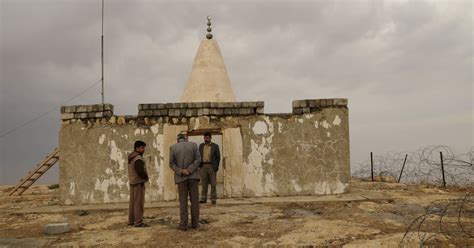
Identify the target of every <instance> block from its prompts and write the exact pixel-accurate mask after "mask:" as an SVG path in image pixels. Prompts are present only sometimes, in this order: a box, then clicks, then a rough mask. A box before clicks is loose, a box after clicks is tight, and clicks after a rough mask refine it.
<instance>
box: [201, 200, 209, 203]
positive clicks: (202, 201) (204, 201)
mask: <svg viewBox="0 0 474 248" xmlns="http://www.w3.org/2000/svg"><path fill="white" fill-rule="evenodd" d="M206 202H207V200H199V203H206Z"/></svg>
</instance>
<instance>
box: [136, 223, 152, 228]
mask: <svg viewBox="0 0 474 248" xmlns="http://www.w3.org/2000/svg"><path fill="white" fill-rule="evenodd" d="M134 227H149V225H147V224H145V223H141V224H139V225H136V226H134Z"/></svg>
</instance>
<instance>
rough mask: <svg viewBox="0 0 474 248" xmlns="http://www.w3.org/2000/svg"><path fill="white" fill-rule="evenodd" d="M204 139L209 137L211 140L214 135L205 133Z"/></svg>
mask: <svg viewBox="0 0 474 248" xmlns="http://www.w3.org/2000/svg"><path fill="white" fill-rule="evenodd" d="M204 137H209V138H212V135H211V133H210V132H205V133H204Z"/></svg>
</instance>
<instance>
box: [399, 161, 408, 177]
mask: <svg viewBox="0 0 474 248" xmlns="http://www.w3.org/2000/svg"><path fill="white" fill-rule="evenodd" d="M407 158H408V154H406V155H405V160H403V165H402V170H401V171H400V176H399V177H398V182H400V179H402V174H403V168H405V162H407Z"/></svg>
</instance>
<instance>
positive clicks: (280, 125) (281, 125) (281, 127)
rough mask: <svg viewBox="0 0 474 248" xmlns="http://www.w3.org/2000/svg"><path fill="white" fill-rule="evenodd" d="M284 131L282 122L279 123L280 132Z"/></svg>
mask: <svg viewBox="0 0 474 248" xmlns="http://www.w3.org/2000/svg"><path fill="white" fill-rule="evenodd" d="M282 129H283V124H281V122H278V132H279V133H281V132H282Z"/></svg>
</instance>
